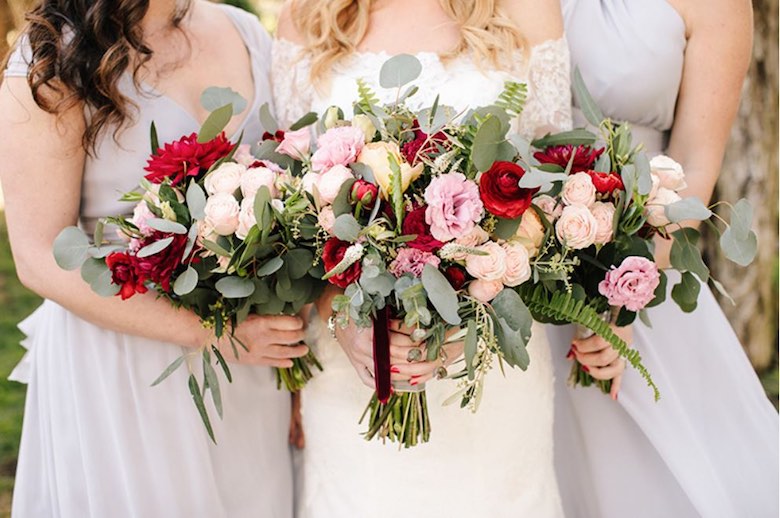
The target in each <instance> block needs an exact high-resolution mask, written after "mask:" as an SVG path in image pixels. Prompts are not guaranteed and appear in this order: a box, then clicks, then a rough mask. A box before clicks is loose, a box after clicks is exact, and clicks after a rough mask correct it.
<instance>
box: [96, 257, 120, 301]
mask: <svg viewBox="0 0 780 518" xmlns="http://www.w3.org/2000/svg"><path fill="white" fill-rule="evenodd" d="M103 266H104V268H103V269H102V270H101V271H100V273H99V274H98V276H97V277H96V278H95V279H93V280H92V282H90V283H89V287H90V288H92V291H94V292H95V293H97V294H98V295H100V296H101V297H113V296H114V295H116V294H117V293H119V290H121V289H122V287H121V286H119V285H118V284H114V279H113V275H112V273H111V270H109V269H108V266H106V265H105V264H104V265H103Z"/></svg>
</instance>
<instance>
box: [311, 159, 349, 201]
mask: <svg viewBox="0 0 780 518" xmlns="http://www.w3.org/2000/svg"><path fill="white" fill-rule="evenodd" d="M354 179H355V175H353V174H352V171H351V170H350V169H349V168H348V167H345V166H343V165H334V166H333V167H331V168H330V169H328V170H327V171H325V172H324V173H322V174H320V177H319V178H318V179H317V191H318V192H319V193H320V200H321V201H322V203H327V204H330V203H333V200H335V199H336V196H338V194H339V191H340V190H341V186H342V185H344V182H346V181H347V180H354Z"/></svg>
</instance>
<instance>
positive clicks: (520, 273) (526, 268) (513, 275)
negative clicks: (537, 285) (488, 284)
mask: <svg viewBox="0 0 780 518" xmlns="http://www.w3.org/2000/svg"><path fill="white" fill-rule="evenodd" d="M525 214H528V212H527V211H526V212H525ZM525 214H523V217H525ZM504 251H505V252H506V271H505V272H504V275H503V277H501V282H502V283H504V285H506V286H513V287H514V286H520V285H521V284H523V283H524V282H525V281H527V280H528V279H530V278H531V261H530V258H529V256H528V250H527V249H526V248H525V246H523V245H522V244H520V243H505V244H504Z"/></svg>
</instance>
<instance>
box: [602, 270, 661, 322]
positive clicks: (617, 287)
mask: <svg viewBox="0 0 780 518" xmlns="http://www.w3.org/2000/svg"><path fill="white" fill-rule="evenodd" d="M660 282H661V274H660V273H659V272H658V266H657V265H656V264H655V263H654V262H653V261H651V260H649V259H647V258H645V257H640V256H630V257H626V258H625V259H624V260H623V262H622V263H621V264H620V266H618V267H617V268H615V267H612V269H611V270H610V271H608V272H607V275H606V277H604V280H603V281H601V282H600V283H599V293H601V294H602V295H604V296H605V297H607V300H608V301H609V303H610V305H612V306H617V307H625V308H626V309H628V310H629V311H639V310H641V309H644V307H645V306H647V305H648V304H649V303H650V302H651V301H652V300H653V298H655V289H656V288H657V287H658V284H659V283H660Z"/></svg>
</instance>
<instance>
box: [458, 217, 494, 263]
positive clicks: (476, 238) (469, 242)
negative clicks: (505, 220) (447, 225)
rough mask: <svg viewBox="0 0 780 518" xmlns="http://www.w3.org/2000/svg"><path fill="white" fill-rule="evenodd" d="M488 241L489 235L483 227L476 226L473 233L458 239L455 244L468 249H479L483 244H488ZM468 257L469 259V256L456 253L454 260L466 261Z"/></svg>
mask: <svg viewBox="0 0 780 518" xmlns="http://www.w3.org/2000/svg"><path fill="white" fill-rule="evenodd" d="M488 239H490V236H489V235H488V233H487V232H485V231H484V229H483V228H482V227H480V226H478V225H476V226H474V228H473V229H472V230H471V232H469V233H468V234H466V235H465V236H463V237H459V238H458V239H456V240H455V243H457V244H459V245H461V246H465V247H468V248H477V247H478V246H479V245H481V244H482V243H485V242H487V240H488ZM466 257H468V254H466V253H456V254H453V255H452V258H453V259H455V260H456V261H465V260H466Z"/></svg>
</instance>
